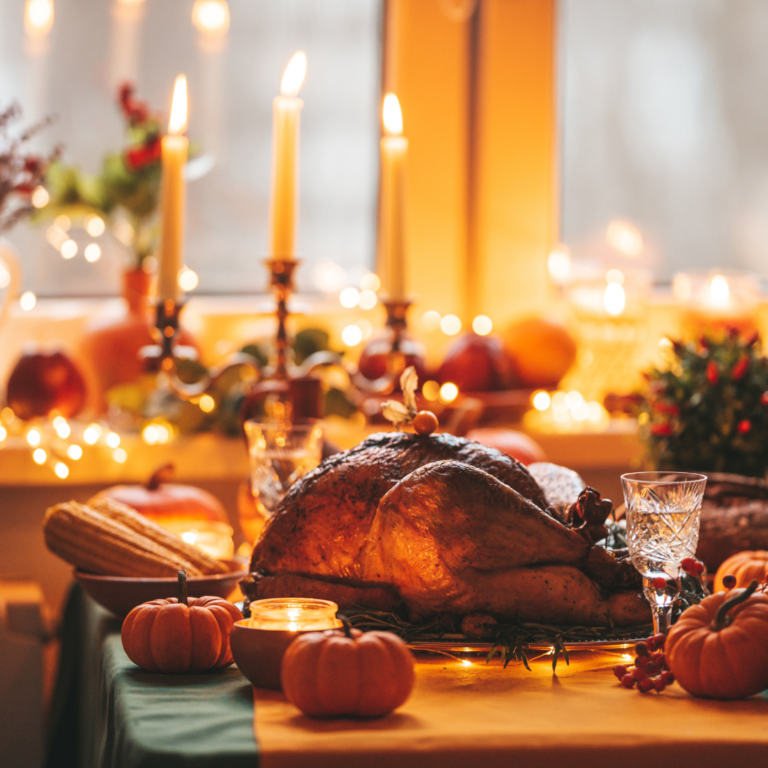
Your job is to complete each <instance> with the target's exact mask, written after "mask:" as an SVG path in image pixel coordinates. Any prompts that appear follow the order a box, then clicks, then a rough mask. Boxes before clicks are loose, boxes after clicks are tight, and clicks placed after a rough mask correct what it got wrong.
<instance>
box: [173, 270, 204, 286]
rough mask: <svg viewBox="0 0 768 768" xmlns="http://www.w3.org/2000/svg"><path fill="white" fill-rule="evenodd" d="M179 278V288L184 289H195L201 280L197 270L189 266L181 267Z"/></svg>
mask: <svg viewBox="0 0 768 768" xmlns="http://www.w3.org/2000/svg"><path fill="white" fill-rule="evenodd" d="M177 279H178V281H179V288H181V290H182V291H194V290H195V288H197V286H198V283H199V282H200V279H199V278H198V276H197V272H195V271H194V270H192V269H190V268H189V267H184V268H183V269H181V270H180V271H179V276H178V278H177Z"/></svg>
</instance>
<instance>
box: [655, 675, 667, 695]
mask: <svg viewBox="0 0 768 768" xmlns="http://www.w3.org/2000/svg"><path fill="white" fill-rule="evenodd" d="M653 687H654V688H655V689H656V690H657V691H658V692H659V693H661V692H662V691H663V690H664V689H665V688H666V687H667V684H666V683H665V682H664V681H663V680H662V679H661V678H660V677H657V678H656V679H655V680H654V681H653Z"/></svg>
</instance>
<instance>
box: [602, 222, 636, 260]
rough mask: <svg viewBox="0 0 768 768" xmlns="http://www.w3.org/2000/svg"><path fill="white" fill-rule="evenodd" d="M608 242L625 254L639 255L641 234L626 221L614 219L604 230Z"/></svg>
mask: <svg viewBox="0 0 768 768" xmlns="http://www.w3.org/2000/svg"><path fill="white" fill-rule="evenodd" d="M605 239H606V240H607V241H608V244H609V245H610V246H612V247H613V248H615V249H616V250H617V251H618V252H619V253H623V254H624V255H625V256H630V257H632V256H639V255H640V252H641V251H642V250H643V236H642V234H641V233H640V230H639V229H638V228H637V227H636V226H635V225H634V224H632V223H630V222H628V221H622V220H621V219H614V220H613V221H612V222H611V223H610V224H609V225H608V227H607V229H606V230H605Z"/></svg>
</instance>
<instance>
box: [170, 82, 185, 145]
mask: <svg viewBox="0 0 768 768" xmlns="http://www.w3.org/2000/svg"><path fill="white" fill-rule="evenodd" d="M187 120H188V110H187V78H186V77H185V76H184V75H179V76H178V77H177V78H176V82H175V83H174V84H173V101H172V102H171V119H170V120H169V121H168V133H172V134H175V135H179V134H181V133H184V131H186V130H187Z"/></svg>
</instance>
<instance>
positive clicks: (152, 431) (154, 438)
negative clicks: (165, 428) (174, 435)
mask: <svg viewBox="0 0 768 768" xmlns="http://www.w3.org/2000/svg"><path fill="white" fill-rule="evenodd" d="M141 439H142V440H143V441H144V442H145V443H146V444H147V445H157V444H158V442H159V437H158V434H157V427H156V426H155V425H154V424H147V426H146V427H144V429H142V430H141Z"/></svg>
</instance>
